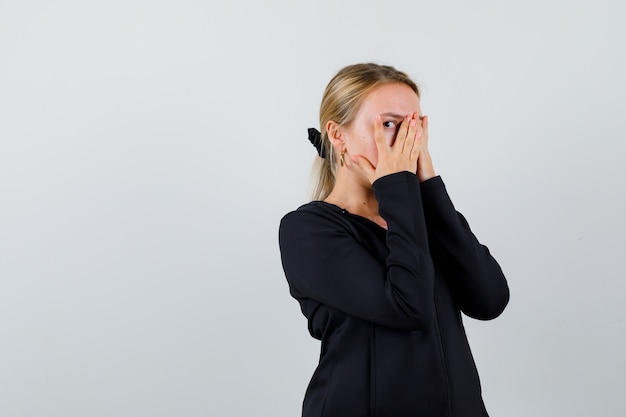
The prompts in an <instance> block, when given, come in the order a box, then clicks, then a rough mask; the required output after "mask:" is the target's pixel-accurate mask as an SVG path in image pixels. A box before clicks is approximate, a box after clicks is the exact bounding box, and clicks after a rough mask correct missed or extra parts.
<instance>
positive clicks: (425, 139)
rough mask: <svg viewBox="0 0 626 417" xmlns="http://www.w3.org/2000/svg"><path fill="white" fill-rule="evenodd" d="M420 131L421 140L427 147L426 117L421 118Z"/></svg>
mask: <svg viewBox="0 0 626 417" xmlns="http://www.w3.org/2000/svg"><path fill="white" fill-rule="evenodd" d="M422 131H423V132H424V133H423V135H422V136H423V139H422V140H423V141H424V143H425V144H426V145H428V116H422Z"/></svg>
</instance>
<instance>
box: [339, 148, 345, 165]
mask: <svg viewBox="0 0 626 417" xmlns="http://www.w3.org/2000/svg"><path fill="white" fill-rule="evenodd" d="M345 153H346V150H345V149H343V150H342V151H341V156H340V157H339V163H340V164H341V166H343V164H344V159H343V155H344V154H345Z"/></svg>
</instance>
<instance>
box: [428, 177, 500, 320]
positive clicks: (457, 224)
mask: <svg viewBox="0 0 626 417" xmlns="http://www.w3.org/2000/svg"><path fill="white" fill-rule="evenodd" d="M420 188H421V192H422V198H423V204H424V213H425V217H426V224H427V227H428V232H429V239H430V245H431V251H432V253H433V256H434V257H435V259H436V261H435V262H436V263H437V265H441V267H442V268H443V269H444V270H445V275H446V278H447V280H448V282H449V284H450V286H451V287H452V293H453V294H454V298H455V300H456V302H457V303H458V305H459V308H460V309H461V311H463V313H465V314H466V315H468V316H470V317H473V318H477V319H481V320H489V319H493V318H495V317H497V316H499V315H500V313H502V311H503V310H504V308H505V307H506V305H507V304H508V301H509V287H508V285H507V282H506V278H505V277H504V274H503V273H502V269H501V268H500V266H499V265H498V263H497V262H496V260H495V259H494V258H493V257H492V256H491V254H490V253H489V249H488V248H487V247H486V246H484V245H482V244H480V242H479V241H478V240H477V239H476V237H475V236H474V234H473V233H472V231H471V230H470V227H469V225H468V223H467V221H466V220H465V218H464V217H463V215H462V214H461V213H458V212H457V211H456V210H455V208H454V205H453V204H452V201H451V200H450V197H449V196H448V193H447V191H446V188H445V185H444V183H443V181H442V180H441V177H435V178H432V179H430V180H428V181H425V182H423V183H422V184H421V187H420Z"/></svg>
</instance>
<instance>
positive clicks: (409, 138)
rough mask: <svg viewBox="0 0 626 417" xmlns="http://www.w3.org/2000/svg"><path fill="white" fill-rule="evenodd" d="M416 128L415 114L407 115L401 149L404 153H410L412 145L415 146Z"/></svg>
mask: <svg viewBox="0 0 626 417" xmlns="http://www.w3.org/2000/svg"><path fill="white" fill-rule="evenodd" d="M417 128H418V126H417V120H415V114H411V115H410V116H409V121H408V131H407V135H406V139H405V142H404V150H403V151H404V152H406V153H410V152H411V151H412V150H413V147H414V146H415V139H416V134H417Z"/></svg>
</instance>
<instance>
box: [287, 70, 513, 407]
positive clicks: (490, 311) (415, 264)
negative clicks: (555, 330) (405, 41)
mask: <svg viewBox="0 0 626 417" xmlns="http://www.w3.org/2000/svg"><path fill="white" fill-rule="evenodd" d="M320 126H321V130H322V133H321V134H320V133H319V132H316V131H315V130H314V129H309V135H310V138H309V139H310V140H311V142H313V144H314V145H315V146H316V147H317V150H318V155H319V156H320V158H318V161H317V165H318V166H317V168H318V169H317V185H316V187H315V194H314V201H312V202H310V203H308V204H305V205H304V206H302V207H300V208H298V209H297V210H296V211H293V212H291V213H289V214H287V215H286V216H285V217H284V218H283V219H282V221H281V224H280V232H279V240H280V250H281V256H282V263H283V268H284V271H285V275H286V277H287V281H288V282H289V288H290V291H291V295H292V296H293V297H294V298H295V299H296V300H298V302H299V303H300V306H301V309H302V312H303V313H304V315H305V316H306V318H307V319H308V325H309V331H310V333H311V335H312V336H313V337H314V338H316V339H320V340H321V341H322V345H321V355H320V360H319V365H318V367H317V369H316V371H315V373H314V374H313V377H312V379H311V382H310V384H309V387H308V389H307V392H306V395H305V398H304V403H303V412H302V415H303V417H313V416H315V417H366V416H367V417H409V416H415V417H418V416H419V417H425V416H433V417H435V416H436V417H443V416H450V417H451V416H463V417H474V416H487V412H486V411H485V407H484V405H483V401H482V397H481V390H480V382H479V378H478V373H477V371H476V367H475V364H474V360H473V358H472V354H471V352H470V348H469V345H468V342H467V338H466V336H465V331H464V328H463V323H462V319H461V314H460V313H461V312H463V313H464V314H465V315H467V316H469V317H473V318H477V319H482V320H488V319H493V318H495V317H497V316H498V315H499V314H500V313H501V312H502V311H503V309H504V308H505V306H506V305H507V303H508V300H509V290H508V286H507V283H506V279H505V278H504V276H503V274H502V271H501V269H500V267H499V266H498V264H497V262H496V261H495V260H494V259H493V258H492V256H491V255H490V254H489V251H488V250H487V248H486V247H485V246H482V245H481V244H480V243H479V242H478V241H477V239H476V238H475V237H474V235H473V234H472V232H471V231H470V229H469V226H468V224H467V222H466V221H465V218H464V217H463V216H462V215H461V214H460V213H458V212H456V211H455V209H454V206H453V205H452V202H451V201H450V198H449V197H448V194H447V192H446V189H445V187H444V184H443V181H442V180H441V178H440V177H438V176H436V175H435V171H434V169H433V163H432V160H431V157H430V155H429V152H428V118H427V117H426V116H422V111H421V108H420V96H419V89H418V87H417V86H416V85H415V83H414V82H413V81H411V80H410V79H409V78H408V77H407V76H406V75H405V74H404V73H402V72H400V71H398V70H396V69H395V68H393V67H389V66H381V65H376V64H357V65H351V66H348V67H346V68H344V69H342V70H341V71H339V73H337V75H336V76H335V77H334V78H333V79H332V80H331V81H330V83H329V84H328V86H327V87H326V91H325V92H324V96H323V98H322V104H321V109H320Z"/></svg>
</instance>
